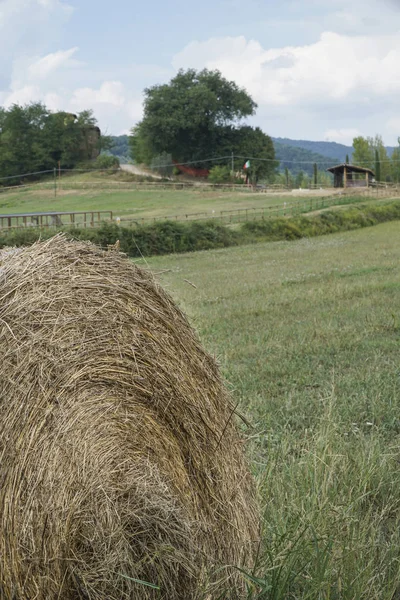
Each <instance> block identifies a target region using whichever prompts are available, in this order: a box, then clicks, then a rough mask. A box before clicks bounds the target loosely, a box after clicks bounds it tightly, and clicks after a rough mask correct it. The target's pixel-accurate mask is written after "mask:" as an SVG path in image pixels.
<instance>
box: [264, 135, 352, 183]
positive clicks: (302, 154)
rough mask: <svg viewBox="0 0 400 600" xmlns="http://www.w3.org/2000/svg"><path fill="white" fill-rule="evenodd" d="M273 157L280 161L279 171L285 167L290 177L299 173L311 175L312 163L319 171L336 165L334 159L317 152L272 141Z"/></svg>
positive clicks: (335, 159)
mask: <svg viewBox="0 0 400 600" xmlns="http://www.w3.org/2000/svg"><path fill="white" fill-rule="evenodd" d="M274 147H275V156H276V158H277V159H278V160H279V161H280V163H279V171H281V172H283V171H284V170H285V168H286V167H287V168H288V169H289V171H290V172H291V173H292V175H297V173H299V172H300V171H303V172H304V173H307V174H308V175H312V174H313V171H314V163H317V165H318V169H319V170H320V171H325V170H326V169H327V168H328V167H331V166H332V165H334V164H336V163H337V162H340V161H338V159H337V158H335V157H332V156H330V157H327V156H324V155H323V154H320V153H318V152H313V151H312V150H307V149H305V148H301V147H299V146H290V145H289V144H284V143H281V142H278V141H276V140H274Z"/></svg>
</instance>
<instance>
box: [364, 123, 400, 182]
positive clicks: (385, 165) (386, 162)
mask: <svg viewBox="0 0 400 600" xmlns="http://www.w3.org/2000/svg"><path fill="white" fill-rule="evenodd" d="M353 148H354V152H353V156H352V163H353V164H354V165H359V166H361V167H365V168H368V169H371V170H372V171H374V173H375V179H376V181H382V182H394V183H399V182H400V138H398V146H397V148H394V150H393V151H392V154H391V156H389V154H388V152H387V149H386V147H385V144H384V142H383V140H382V136H380V135H376V136H375V137H374V138H373V137H362V136H359V137H356V138H354V140H353Z"/></svg>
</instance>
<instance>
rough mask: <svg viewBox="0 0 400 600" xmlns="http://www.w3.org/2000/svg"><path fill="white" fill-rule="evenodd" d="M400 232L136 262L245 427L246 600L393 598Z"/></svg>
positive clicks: (399, 512) (399, 565)
mask: <svg viewBox="0 0 400 600" xmlns="http://www.w3.org/2000/svg"><path fill="white" fill-rule="evenodd" d="M399 234H400V223H399V222H391V223H387V224H383V225H378V226H376V227H373V228H367V229H363V230H357V231H353V232H348V233H341V234H335V235H331V236H325V237H320V238H313V239H304V240H300V241H296V242H275V243H268V244H263V243H260V244H257V245H252V246H245V247H238V248H230V249H224V250H215V251H209V252H201V253H193V254H189V255H174V256H166V257H158V258H152V259H149V260H148V265H149V266H150V267H151V268H152V269H153V270H154V271H155V272H160V271H162V270H164V269H171V270H170V271H169V272H165V273H163V274H161V275H159V277H160V279H161V282H162V283H163V285H164V286H166V287H167V288H168V289H169V291H170V293H171V294H172V295H173V296H174V297H175V299H176V300H177V301H178V302H179V304H180V305H181V306H182V308H183V309H184V310H185V311H186V312H187V314H188V315H189V318H190V320H191V322H192V323H193V324H194V325H195V327H196V328H197V329H198V331H199V334H200V336H201V338H202V340H203V342H204V343H205V345H206V346H207V347H208V349H209V350H210V351H211V352H212V353H215V354H216V355H217V357H218V358H219V360H220V362H221V366H222V369H223V372H224V375H225V377H226V378H227V380H228V382H229V385H230V387H231V388H232V393H233V396H234V398H235V400H236V401H238V402H239V403H240V406H241V410H242V411H243V412H245V413H246V414H247V416H248V418H249V419H250V421H251V422H252V425H253V427H252V428H251V429H248V430H247V431H246V432H245V433H246V435H247V437H248V440H249V452H250V456H251V464H252V468H253V471H254V473H255V475H256V477H257V481H258V484H259V489H260V495H261V499H262V510H263V517H264V520H263V522H264V534H263V538H264V543H265V549H264V550H263V551H262V553H261V555H260V560H259V564H258V565H257V569H256V571H255V573H254V578H253V581H254V582H253V584H250V579H249V598H252V599H254V600H255V599H257V600H261V599H265V600H267V599H268V600H271V599H274V600H283V599H285V600H286V599H289V598H290V599H299V598H307V599H310V600H311V599H312V600H320V599H327V600H328V599H329V600H334V599H335V600H336V599H337V600H339V599H343V600H356V599H365V600H367V599H368V600H371V599H376V600H378V599H379V600H386V599H387V600H392V599H395V598H399V597H400V491H399V490H400V378H399V377H400V369H399V344H400V235H399ZM185 280H188V281H190V282H192V283H193V284H194V285H195V286H196V288H194V287H192V286H191V285H189V284H188V283H187V282H185Z"/></svg>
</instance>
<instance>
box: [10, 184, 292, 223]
mask: <svg viewBox="0 0 400 600" xmlns="http://www.w3.org/2000/svg"><path fill="white" fill-rule="evenodd" d="M297 199H298V198H296V197H295V196H292V195H289V196H275V195H267V194H253V193H249V192H241V193H231V192H226V191H194V190H193V191H192V190H183V191H182V190H174V189H171V190H169V189H161V190H159V189H157V190H134V189H133V190H129V191H122V190H112V189H108V190H107V189H95V188H93V189H87V190H79V189H75V190H61V191H58V193H57V197H54V191H53V190H51V189H37V190H35V189H34V188H33V189H32V188H30V189H27V190H18V191H16V192H13V191H11V192H3V193H0V213H1V214H8V213H30V212H46V211H71V212H72V211H85V210H86V211H99V210H112V211H113V213H114V216H120V217H122V218H129V217H130V218H136V219H139V218H154V217H167V216H171V217H172V216H175V215H185V214H188V213H189V214H192V213H200V212H207V213H208V214H209V216H210V217H211V216H212V214H213V212H212V211H214V213H215V212H219V211H221V210H235V209H238V208H252V207H264V206H271V205H278V204H280V205H282V204H283V202H287V203H288V202H294V201H296V200H297Z"/></svg>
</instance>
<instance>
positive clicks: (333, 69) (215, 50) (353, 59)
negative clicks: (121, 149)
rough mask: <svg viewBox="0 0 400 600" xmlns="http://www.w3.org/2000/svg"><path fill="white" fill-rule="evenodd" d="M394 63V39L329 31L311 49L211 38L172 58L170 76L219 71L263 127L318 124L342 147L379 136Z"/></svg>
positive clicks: (391, 99)
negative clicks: (251, 102) (268, 123)
mask: <svg viewBox="0 0 400 600" xmlns="http://www.w3.org/2000/svg"><path fill="white" fill-rule="evenodd" d="M399 64H400V36H399V35H398V34H396V35H368V36H360V35H357V36H350V35H341V34H339V33H333V32H325V33H322V34H321V36H320V38H319V39H318V40H317V41H316V42H315V43H312V44H308V45H303V46H286V47H282V48H271V49H265V48H264V47H263V46H262V45H261V44H260V43H259V42H258V41H256V40H247V39H245V38H244V37H243V36H239V37H225V38H212V39H209V40H207V41H204V42H198V41H196V42H192V43H190V44H189V45H187V46H186V47H185V48H184V49H183V50H182V52H180V53H178V54H177V55H175V56H174V59H173V66H174V67H175V69H178V68H189V67H194V68H198V69H200V68H203V67H207V68H210V69H219V70H220V71H221V72H222V74H223V75H224V76H226V77H227V78H228V79H232V80H234V81H236V82H237V83H238V84H239V85H241V86H243V87H245V88H246V89H247V90H248V91H249V92H250V94H251V95H252V96H253V97H254V99H255V100H256V101H257V103H258V104H259V111H258V115H259V116H260V115H263V118H264V120H266V119H267V118H268V114H269V115H271V116H272V115H273V116H274V119H275V124H274V125H273V129H274V128H275V131H276V128H277V123H278V121H277V119H279V117H280V118H281V119H282V123H281V127H282V129H283V127H285V126H286V125H288V124H289V119H290V124H291V126H292V129H293V130H294V129H297V130H298V129H301V125H302V124H303V125H304V126H306V124H307V123H310V124H311V127H312V129H315V122H317V121H318V122H319V124H320V128H321V130H320V134H319V136H318V137H322V132H323V131H324V130H325V131H328V132H329V133H330V135H332V137H333V135H335V136H336V138H337V139H339V138H341V139H342V140H346V141H351V140H350V137H351V134H352V133H353V132H354V131H355V130H357V132H359V131H360V130H363V131H364V129H365V127H368V129H369V128H371V127H373V128H374V129H375V131H372V132H371V131H367V132H366V133H368V134H373V133H375V132H376V131H381V132H382V133H383V132H384V122H385V121H386V120H387V117H388V114H389V113H390V112H391V111H392V112H393V111H394V110H396V111H397V105H398V97H399V93H400V77H398V76H397V72H398V65H399ZM296 111H297V113H298V115H297V116H298V118H297V121H298V122H297V123H296V114H295V113H296ZM380 119H381V120H382V121H383V122H380ZM286 120H288V123H286ZM362 120H364V123H363V124H362V125H361V123H362ZM278 124H279V123H278ZM293 124H295V127H293ZM332 125H334V126H333V127H332ZM335 125H336V126H335ZM322 127H324V129H322ZM276 134H278V135H279V133H278V132H276V133H275V135H276ZM286 135H288V133H286ZM289 135H290V136H291V137H294V136H295V135H296V133H295V131H293V132H292V133H291V134H290V132H289ZM297 135H298V134H297ZM308 135H310V133H309V134H308ZM311 135H314V136H315V134H311ZM303 136H304V133H303Z"/></svg>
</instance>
